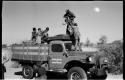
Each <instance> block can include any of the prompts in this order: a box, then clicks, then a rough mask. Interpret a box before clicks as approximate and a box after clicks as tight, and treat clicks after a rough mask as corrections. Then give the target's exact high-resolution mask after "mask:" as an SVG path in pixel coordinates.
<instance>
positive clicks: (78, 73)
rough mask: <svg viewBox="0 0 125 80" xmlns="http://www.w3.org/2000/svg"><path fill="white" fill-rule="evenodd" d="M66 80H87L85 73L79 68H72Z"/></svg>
mask: <svg viewBox="0 0 125 80" xmlns="http://www.w3.org/2000/svg"><path fill="white" fill-rule="evenodd" d="M67 76H68V80H87V75H86V72H85V71H84V70H83V69H82V68H81V67H73V68H71V69H70V70H69V72H68V75H67Z"/></svg>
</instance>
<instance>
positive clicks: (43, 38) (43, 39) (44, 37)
mask: <svg viewBox="0 0 125 80" xmlns="http://www.w3.org/2000/svg"><path fill="white" fill-rule="evenodd" d="M48 31H49V27H46V29H45V30H44V31H43V32H42V33H41V35H42V37H41V43H44V42H46V41H47V39H48Z"/></svg>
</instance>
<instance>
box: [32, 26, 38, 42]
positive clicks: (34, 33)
mask: <svg viewBox="0 0 125 80" xmlns="http://www.w3.org/2000/svg"><path fill="white" fill-rule="evenodd" d="M31 40H32V41H33V42H36V40H37V32H36V28H35V27H34V28H33V32H32V39H31Z"/></svg>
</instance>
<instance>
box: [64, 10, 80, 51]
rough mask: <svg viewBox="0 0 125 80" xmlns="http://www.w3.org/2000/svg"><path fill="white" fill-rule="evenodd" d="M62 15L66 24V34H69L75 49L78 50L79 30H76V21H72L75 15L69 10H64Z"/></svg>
mask: <svg viewBox="0 0 125 80" xmlns="http://www.w3.org/2000/svg"><path fill="white" fill-rule="evenodd" d="M63 17H64V18H65V22H66V24H67V28H66V34H67V35H69V36H70V39H71V41H72V44H73V46H74V47H75V50H79V42H80V32H79V30H78V27H77V23H75V22H74V18H75V15H74V14H73V13H72V12H71V11H69V10H66V14H65V15H64V16H63Z"/></svg>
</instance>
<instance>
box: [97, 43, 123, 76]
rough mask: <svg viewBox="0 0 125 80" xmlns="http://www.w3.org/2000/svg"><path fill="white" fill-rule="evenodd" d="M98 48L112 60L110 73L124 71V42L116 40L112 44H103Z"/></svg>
mask: <svg viewBox="0 0 125 80" xmlns="http://www.w3.org/2000/svg"><path fill="white" fill-rule="evenodd" d="M98 48H99V50H100V51H102V52H103V53H104V54H105V56H107V58H108V59H109V61H110V62H109V65H111V66H110V67H109V73H117V74H119V73H123V71H122V70H123V67H122V65H123V43H121V42H119V41H115V42H113V43H110V44H101V45H99V46H98Z"/></svg>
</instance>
